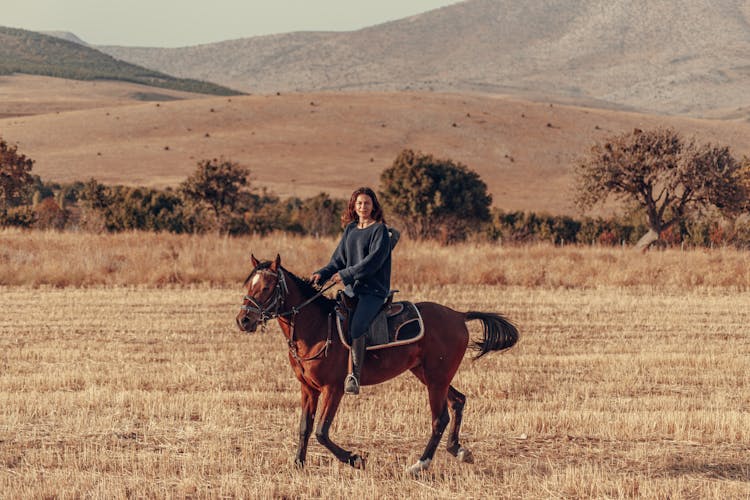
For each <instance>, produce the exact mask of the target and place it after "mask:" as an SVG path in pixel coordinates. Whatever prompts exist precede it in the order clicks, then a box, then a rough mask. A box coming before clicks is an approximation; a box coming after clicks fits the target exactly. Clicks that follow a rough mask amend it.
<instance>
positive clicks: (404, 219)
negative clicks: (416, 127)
mask: <svg viewBox="0 0 750 500" xmlns="http://www.w3.org/2000/svg"><path fill="white" fill-rule="evenodd" d="M380 186H381V192H380V196H381V201H382V202H383V205H384V206H385V207H386V209H387V214H388V216H389V217H391V216H392V217H393V218H395V219H397V222H398V223H399V224H401V226H402V227H403V228H404V230H405V231H406V233H407V234H408V235H409V236H410V237H412V238H438V239H440V240H442V241H443V242H444V243H448V242H451V241H456V240H461V239H463V238H465V237H466V235H467V234H468V233H469V232H470V231H472V230H477V229H478V226H479V224H480V223H481V222H486V221H489V220H490V210H489V209H490V205H491V204H492V196H491V195H490V194H488V193H487V185H486V184H485V183H484V182H483V181H482V180H481V178H480V177H479V174H477V173H476V172H474V171H472V170H469V169H468V168H467V167H466V166H465V165H462V164H460V163H454V162H453V161H452V160H442V159H436V158H433V157H432V156H431V155H425V154H421V153H415V152H414V151H412V150H409V149H406V150H404V151H402V152H401V153H400V154H399V155H398V157H397V158H396V159H395V160H394V162H393V165H392V166H391V167H389V168H387V169H385V170H384V171H383V172H382V174H381V175H380Z"/></svg>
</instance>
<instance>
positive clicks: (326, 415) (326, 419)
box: [315, 384, 365, 469]
mask: <svg viewBox="0 0 750 500" xmlns="http://www.w3.org/2000/svg"><path fill="white" fill-rule="evenodd" d="M343 395H344V390H343V387H342V384H338V385H337V386H335V387H333V386H326V387H324V388H323V409H322V411H321V415H320V420H319V421H318V426H317V428H316V429H315V437H316V438H317V440H318V442H319V443H320V444H322V445H323V446H325V447H326V448H328V450H329V451H330V452H331V453H333V454H334V455H335V456H336V458H338V459H339V460H340V461H342V462H344V463H346V464H349V465H351V466H352V467H354V468H355V469H364V468H365V459H364V457H362V456H360V455H357V454H354V453H352V452H350V451H347V450H345V449H343V448H341V447H340V446H339V445H337V444H336V443H334V442H333V441H331V438H330V436H329V431H330V429H331V424H333V419H334V417H335V416H336V411H337V410H338V408H339V403H341V397H342V396H343Z"/></svg>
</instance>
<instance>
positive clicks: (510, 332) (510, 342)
mask: <svg viewBox="0 0 750 500" xmlns="http://www.w3.org/2000/svg"><path fill="white" fill-rule="evenodd" d="M465 317H466V319H465V321H471V320H473V319H478V320H479V321H481V322H482V328H483V330H484V335H483V340H482V341H481V342H476V341H472V343H471V344H472V345H471V347H472V348H473V349H474V350H476V351H478V353H477V355H476V356H474V359H479V358H481V357H482V356H484V355H485V354H487V353H488V352H491V351H504V350H506V349H510V348H511V347H513V346H514V345H515V344H516V342H518V337H519V334H518V329H517V328H516V326H515V325H514V324H513V323H511V322H510V321H508V319H506V318H505V317H504V316H503V315H501V314H497V313H485V312H477V311H469V312H467V313H466V315H465Z"/></svg>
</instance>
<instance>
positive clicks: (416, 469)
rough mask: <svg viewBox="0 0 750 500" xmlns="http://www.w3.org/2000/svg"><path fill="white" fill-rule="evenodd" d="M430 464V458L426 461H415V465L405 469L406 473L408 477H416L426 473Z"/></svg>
mask: <svg viewBox="0 0 750 500" xmlns="http://www.w3.org/2000/svg"><path fill="white" fill-rule="evenodd" d="M430 462H432V459H430V458H428V459H426V460H417V463H415V464H414V465H412V466H411V467H408V468H407V469H406V473H407V474H409V475H410V476H418V475H419V474H420V473H421V472H423V471H426V470H427V469H428V468H429V467H430Z"/></svg>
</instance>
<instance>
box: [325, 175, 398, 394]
mask: <svg viewBox="0 0 750 500" xmlns="http://www.w3.org/2000/svg"><path fill="white" fill-rule="evenodd" d="M341 222H342V225H343V226H344V235H343V236H342V237H341V241H339V244H338V246H337V247H336V250H335V251H334V252H333V256H331V260H330V262H329V263H328V265H327V266H325V267H323V268H322V269H320V270H318V271H316V272H314V273H313V274H312V276H311V280H312V282H313V284H318V283H319V282H321V283H325V282H326V281H328V280H329V279H332V280H333V282H334V283H339V282H343V283H344V285H346V291H345V293H347V295H349V296H350V297H357V299H358V300H357V305H356V307H355V309H354V314H352V316H351V320H350V321H349V325H350V326H349V332H350V334H351V337H352V342H351V349H350V351H349V352H350V356H349V367H350V368H349V375H348V376H347V377H346V381H345V382H344V386H345V387H344V392H346V393H347V394H359V386H360V377H361V373H362V365H363V363H364V359H365V333H367V330H368V329H369V327H370V324H371V323H372V320H373V319H375V316H376V315H377V313H378V312H379V311H380V308H381V307H382V306H383V302H384V301H385V299H386V297H387V296H388V292H389V290H390V286H391V243H390V237H389V235H388V229H387V228H386V226H385V217H383V209H382V207H381V206H380V203H378V198H377V196H376V195H375V192H374V191H373V190H372V189H370V188H368V187H361V188H359V189H357V190H355V191H354V192H353V193H352V195H351V197H350V199H349V205H348V207H347V210H346V211H345V212H344V214H343V215H342V217H341Z"/></svg>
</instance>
